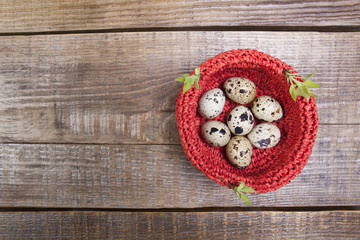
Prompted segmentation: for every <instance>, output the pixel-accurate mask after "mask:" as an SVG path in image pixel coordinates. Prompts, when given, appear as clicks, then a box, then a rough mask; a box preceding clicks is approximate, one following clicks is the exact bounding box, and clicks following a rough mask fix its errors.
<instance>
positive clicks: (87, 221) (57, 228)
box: [0, 211, 360, 240]
mask: <svg viewBox="0 0 360 240" xmlns="http://www.w3.org/2000/svg"><path fill="white" fill-rule="evenodd" d="M359 225H360V211H324V212H275V211H271V212H262V211H260V212H186V213H183V212H89V211H84V212H77V211H74V212H1V213H0V238H1V239H9V238H11V239H54V238H56V239H58V238H61V239H224V240H226V239H239V237H241V239H319V240H329V239H359V238H360V228H359Z"/></svg>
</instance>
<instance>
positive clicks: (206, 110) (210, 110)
mask: <svg viewBox="0 0 360 240" xmlns="http://www.w3.org/2000/svg"><path fill="white" fill-rule="evenodd" d="M224 106H225V94H224V92H223V91H222V90H221V89H220V88H214V89H211V90H209V91H207V92H206V93H204V94H203V95H202V96H201V98H200V100H199V112H200V115H201V116H202V117H204V118H207V119H212V118H215V117H217V116H219V115H220V113H221V112H222V110H223V109H224Z"/></svg>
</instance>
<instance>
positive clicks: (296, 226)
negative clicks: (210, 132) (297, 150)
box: [0, 0, 360, 239]
mask: <svg viewBox="0 0 360 240" xmlns="http://www.w3.org/2000/svg"><path fill="white" fill-rule="evenodd" d="M237 48H254V49H258V50H259V51H263V52H266V53H269V54H271V55H272V56H274V57H277V58H280V59H281V60H283V61H285V62H286V63H288V64H290V65H292V66H293V67H294V68H295V69H296V70H297V71H298V72H300V73H301V74H307V73H309V72H311V71H313V69H314V68H315V67H319V70H318V72H317V74H316V77H315V78H314V79H315V81H316V82H318V83H319V84H320V85H321V88H320V89H318V90H315V92H316V94H317V95H319V96H320V98H319V99H318V103H317V105H318V112H319V116H320V126H319V133H318V138H317V140H316V144H315V147H314V149H313V154H312V155H311V158H310V160H309V162H308V164H307V165H306V167H305V168H304V170H303V172H302V173H301V174H300V175H298V176H297V177H296V178H295V179H294V180H293V181H292V182H291V183H290V184H289V185H286V186H284V187H283V188H281V189H279V190H277V191H275V192H271V193H266V194H261V195H258V196H251V197H250V199H251V202H252V204H253V206H252V207H247V206H246V205H245V204H244V203H243V202H242V201H241V200H239V199H238V198H237V197H236V196H235V194H234V193H233V192H232V191H231V190H228V189H226V188H224V187H221V186H219V185H217V184H216V183H214V182H212V181H211V180H209V179H207V178H206V177H205V176H204V175H203V174H201V173H200V172H199V171H198V170H197V169H195V168H194V167H193V166H192V165H191V164H190V162H189V161H188V160H187V159H186V157H185V154H184V152H183V149H182V147H181V145H180V140H179V136H178V132H177V128H176V121H175V115H174V100H175V97H176V95H177V93H178V91H179V90H180V87H181V85H180V84H179V83H177V82H175V81H174V79H175V78H176V77H178V76H181V75H182V74H184V73H188V72H191V71H192V70H193V69H194V68H196V67H197V66H198V65H199V64H200V63H201V62H203V61H205V60H206V59H207V58H209V57H212V56H215V55H216V54H218V53H220V52H223V51H226V50H231V49H237ZM0 86H1V88H0V239H54V238H58V239H120V238H122V239H240V238H241V239H360V181H359V179H360V177H359V176H360V1H359V0H342V1H326V0H322V1H314V0H309V1H269V0H262V1H246V0H238V1H217V2H214V1H208V0H203V1H190V0H180V1H169V0H154V1H129V0H120V1H115V0H66V1H65V0H57V1H42V0H41V1H38V0H24V1H13V0H3V1H1V3H0Z"/></svg>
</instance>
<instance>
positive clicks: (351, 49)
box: [0, 32, 360, 144]
mask: <svg viewBox="0 0 360 240" xmlns="http://www.w3.org/2000/svg"><path fill="white" fill-rule="evenodd" d="M179 46H181V47H179ZM236 48H256V49H258V50H260V51H264V52H267V53H269V54H271V55H273V56H275V57H278V58H280V59H282V60H283V61H285V62H287V63H288V64H291V65H293V66H294V67H295V69H297V70H298V71H299V72H300V73H302V74H306V73H309V72H311V71H313V70H314V68H315V67H316V66H318V67H319V70H318V73H317V74H316V77H315V80H316V81H317V82H319V83H320V85H321V88H320V89H318V90H315V92H316V94H318V95H319V96H320V98H319V100H318V104H317V105H318V112H319V115H320V123H322V124H328V123H331V124H360V117H359V116H360V110H359V109H360V97H359V95H358V93H359V91H360V68H359V65H360V34H359V33H315V32H158V33H149V32H144V33H114V34H75V35H40V36H16V37H5V36H3V37H0V63H1V64H0V85H1V89H0V123H1V124H0V141H1V142H43V143H150V144H160V143H178V141H179V140H178V137H177V130H176V128H175V120H174V113H173V111H174V99H175V97H176V95H177V93H178V91H179V90H180V84H179V83H178V82H175V81H174V78H175V77H177V76H180V75H182V74H183V73H186V72H190V71H191V70H192V69H194V68H195V67H196V66H198V65H199V64H200V63H201V62H203V61H205V60H206V59H207V58H209V57H212V56H215V55H216V54H218V53H220V52H223V51H226V50H230V49H236ZM190 56H191V57H190Z"/></svg>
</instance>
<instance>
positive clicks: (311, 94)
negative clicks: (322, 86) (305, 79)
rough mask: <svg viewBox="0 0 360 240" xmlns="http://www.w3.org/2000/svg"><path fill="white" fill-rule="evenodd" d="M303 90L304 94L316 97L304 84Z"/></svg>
mask: <svg viewBox="0 0 360 240" xmlns="http://www.w3.org/2000/svg"><path fill="white" fill-rule="evenodd" d="M304 92H306V94H307V95H309V96H311V97H317V96H316V95H315V94H314V93H313V92H312V91H310V89H308V88H307V87H305V86H304Z"/></svg>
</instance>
